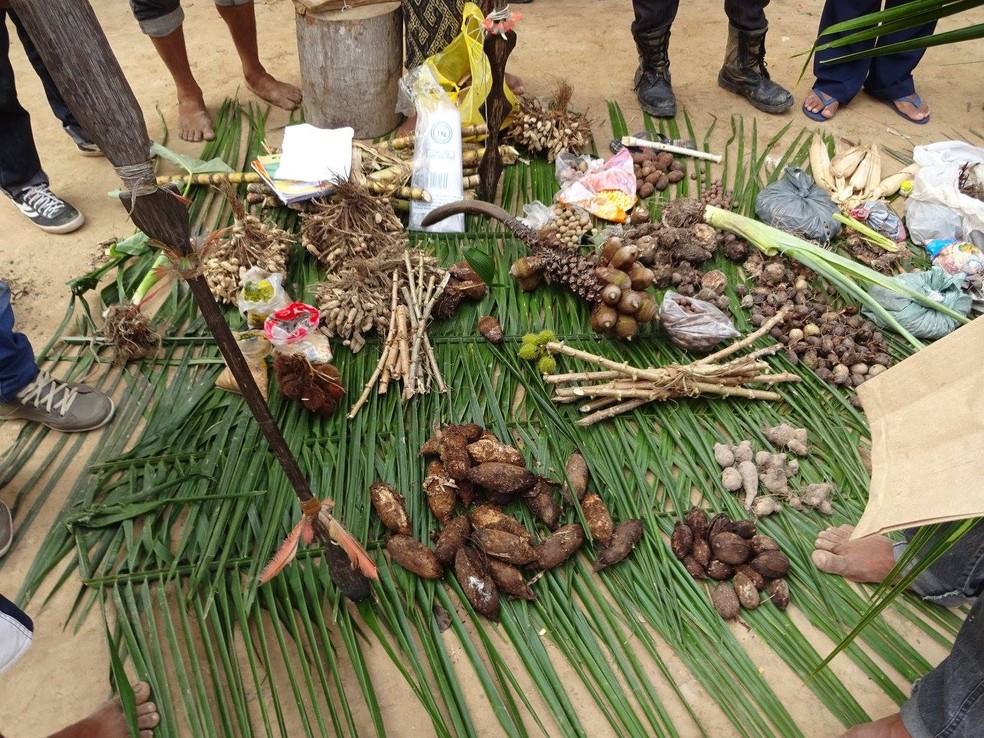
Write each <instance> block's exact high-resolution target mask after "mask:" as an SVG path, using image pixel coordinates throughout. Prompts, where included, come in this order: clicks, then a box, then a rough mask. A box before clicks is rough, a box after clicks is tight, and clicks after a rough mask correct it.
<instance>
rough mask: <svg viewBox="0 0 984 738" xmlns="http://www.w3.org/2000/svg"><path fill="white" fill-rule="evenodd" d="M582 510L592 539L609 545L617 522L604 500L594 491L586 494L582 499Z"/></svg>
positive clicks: (603, 544)
mask: <svg viewBox="0 0 984 738" xmlns="http://www.w3.org/2000/svg"><path fill="white" fill-rule="evenodd" d="M581 512H582V513H584V522H585V523H587V524H588V532H590V533H591V538H592V540H594V541H596V542H597V543H600V544H601V545H602V546H607V545H609V544H610V543H611V541H612V531H613V530H614V528H615V523H614V522H613V521H612V516H611V514H610V513H609V512H608V508H607V507H606V506H605V502H604V500H602V499H601V497H599V496H598V495H596V494H594V493H592V494H588V495H585V496H584V499H582V500H581Z"/></svg>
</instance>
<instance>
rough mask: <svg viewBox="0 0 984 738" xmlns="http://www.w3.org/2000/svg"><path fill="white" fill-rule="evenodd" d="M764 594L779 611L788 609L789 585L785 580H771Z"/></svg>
mask: <svg viewBox="0 0 984 738" xmlns="http://www.w3.org/2000/svg"><path fill="white" fill-rule="evenodd" d="M765 592H766V594H767V595H768V596H769V599H771V600H772V604H773V605H775V606H776V607H778V608H779V609H780V610H785V609H786V608H787V607H789V585H788V584H786V580H785V579H773V580H772V581H771V582H769V583H768V584H767V585H766V586H765Z"/></svg>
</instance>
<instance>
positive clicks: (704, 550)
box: [690, 538, 712, 569]
mask: <svg viewBox="0 0 984 738" xmlns="http://www.w3.org/2000/svg"><path fill="white" fill-rule="evenodd" d="M690 555H691V556H693V557H694V560H695V561H696V562H697V563H698V564H700V565H701V566H703V567H704V568H705V569H706V568H707V565H708V564H710V563H711V558H712V554H711V546H710V544H709V543H708V542H707V539H706V538H698V539H696V540H695V541H694V545H693V548H691V550H690Z"/></svg>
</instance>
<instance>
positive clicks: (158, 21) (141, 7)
mask: <svg viewBox="0 0 984 738" xmlns="http://www.w3.org/2000/svg"><path fill="white" fill-rule="evenodd" d="M214 1H215V8H216V10H218V12H219V15H220V16H222V20H224V21H225V23H226V26H228V27H229V34H230V35H231V36H232V42H233V44H234V45H235V47H236V52H237V53H238V54H239V61H240V63H241V64H242V68H243V77H244V79H245V80H246V87H247V88H249V90H250V92H252V93H253V94H255V95H257V96H258V97H260V98H262V99H264V100H266V101H267V102H268V103H271V104H272V105H276V106H277V107H278V108H283V109H284V110H294V109H295V108H296V107H297V106H298V105H300V104H301V99H302V98H301V91H300V90H299V89H297V88H296V87H295V86H294V85H290V84H287V83H286V82H281V81H280V80H278V79H276V78H274V77H273V76H272V75H271V74H270V73H269V72H267V70H266V68H265V67H264V66H263V63H262V62H261V61H260V56H259V50H258V47H257V39H256V9H255V7H254V5H253V0H214ZM130 7H131V8H132V10H133V15H134V17H135V18H136V19H137V23H139V24H140V30H141V31H143V32H144V34H145V35H147V36H150V40H151V41H152V42H153V44H154V48H155V49H157V53H158V55H159V56H160V57H161V61H163V62H164V66H166V67H167V70H168V71H169V72H170V73H171V78H172V79H173V80H174V86H175V87H176V88H177V92H178V135H179V136H180V137H181V138H183V139H184V140H185V141H192V142H195V141H202V140H205V141H211V140H212V139H214V138H215V128H214V124H213V123H212V117H211V116H210V115H209V112H208V108H206V107H205V98H204V96H203V94H202V88H201V87H199V85H198V81H197V80H196V79H195V76H194V74H192V71H191V63H190V62H189V60H188V50H187V48H186V47H185V37H184V30H183V28H184V17H185V16H184V10H183V9H182V8H181V0H130Z"/></svg>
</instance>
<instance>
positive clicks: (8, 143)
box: [0, 8, 48, 197]
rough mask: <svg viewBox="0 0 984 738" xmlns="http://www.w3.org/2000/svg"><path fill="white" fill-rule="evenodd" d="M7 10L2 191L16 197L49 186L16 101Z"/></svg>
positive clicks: (1, 38)
mask: <svg viewBox="0 0 984 738" xmlns="http://www.w3.org/2000/svg"><path fill="white" fill-rule="evenodd" d="M6 16H7V11H6V10H3V9H2V8H0V189H2V190H3V191H4V192H5V193H6V194H7V195H8V196H10V197H16V196H17V195H19V194H20V193H21V192H23V191H24V190H26V189H28V188H29V187H34V186H36V185H40V184H47V182H48V178H47V177H46V176H45V174H44V172H43V171H42V170H41V160H40V158H39V157H38V148H37V146H36V145H35V143H34V134H33V132H32V131H31V116H30V114H29V113H28V112H27V111H26V110H25V109H24V107H23V106H22V105H21V104H20V101H19V100H18V99H17V88H16V86H15V84H14V68H13V67H12V66H11V65H10V36H9V35H8V33H7V17H6Z"/></svg>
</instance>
